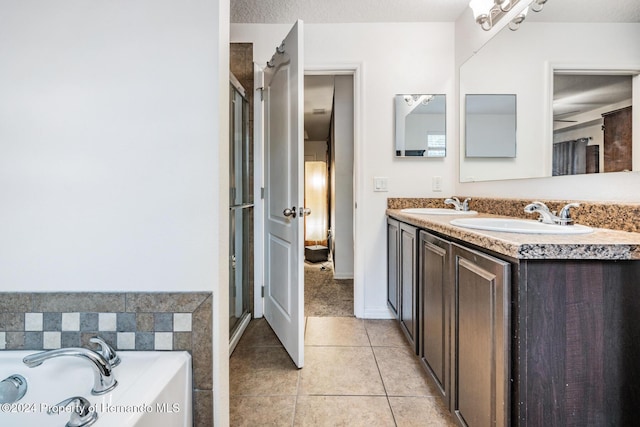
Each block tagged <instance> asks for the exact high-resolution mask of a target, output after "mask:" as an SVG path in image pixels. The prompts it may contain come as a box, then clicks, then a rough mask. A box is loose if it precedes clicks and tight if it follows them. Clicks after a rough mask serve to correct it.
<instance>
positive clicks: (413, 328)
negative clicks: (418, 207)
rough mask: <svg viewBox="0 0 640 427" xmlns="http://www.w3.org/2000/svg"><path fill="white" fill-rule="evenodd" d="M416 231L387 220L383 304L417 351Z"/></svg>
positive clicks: (410, 226) (406, 225) (402, 224)
mask: <svg viewBox="0 0 640 427" xmlns="http://www.w3.org/2000/svg"><path fill="white" fill-rule="evenodd" d="M417 239H418V228H417V227H414V226H412V225H409V224H405V223H403V222H399V221H395V220H393V219H390V218H389V219H388V220H387V257H388V266H387V305H388V306H389V308H390V309H391V310H392V311H393V312H394V314H395V315H396V318H397V319H398V321H399V322H400V326H401V329H402V331H403V332H404V334H405V335H406V337H407V339H408V340H409V342H410V343H411V346H412V347H413V349H414V351H416V352H417V347H416V346H417V343H418V340H417V338H418V324H417V308H418V307H417V297H418V290H417V284H418V282H417V268H418V264H417V261H418V257H417V251H418V243H417Z"/></svg>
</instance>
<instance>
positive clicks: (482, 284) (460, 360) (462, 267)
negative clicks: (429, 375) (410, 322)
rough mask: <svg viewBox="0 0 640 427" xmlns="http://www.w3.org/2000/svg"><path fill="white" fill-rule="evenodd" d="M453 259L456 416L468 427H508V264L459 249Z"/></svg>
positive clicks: (458, 247)
mask: <svg viewBox="0 0 640 427" xmlns="http://www.w3.org/2000/svg"><path fill="white" fill-rule="evenodd" d="M452 254H453V267H454V292H455V297H454V301H455V307H456V310H455V315H454V319H455V325H454V354H455V356H454V361H455V362H454V365H455V366H454V368H453V369H452V371H453V372H454V375H455V378H454V393H453V395H452V397H453V402H452V412H453V414H454V416H455V417H456V418H457V420H458V421H459V422H460V423H461V424H462V425H465V426H470V427H485V426H487V427H488V426H497V427H504V426H508V425H509V378H510V373H509V367H510V363H509V357H510V351H509V348H510V345H509V342H510V322H509V319H510V310H509V307H510V304H509V301H510V299H509V298H510V292H509V291H510V264H509V263H507V262H505V261H502V260H499V259H496V258H493V257H490V256H488V255H485V254H482V253H480V252H476V251H473V250H470V249H466V248H463V247H461V246H458V245H456V244H452Z"/></svg>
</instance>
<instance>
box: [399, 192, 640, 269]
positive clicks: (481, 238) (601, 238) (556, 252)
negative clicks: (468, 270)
mask: <svg viewBox="0 0 640 427" xmlns="http://www.w3.org/2000/svg"><path fill="white" fill-rule="evenodd" d="M422 206H423V207H435V206H428V204H423V205H422ZM393 207H396V206H393ZM411 207H417V206H415V204H412V206H411ZM437 207H444V206H442V205H437ZM387 215H388V216H390V217H393V218H396V219H398V220H400V221H402V222H405V223H409V224H411V225H415V226H417V227H420V228H424V229H429V230H433V231H435V232H437V233H440V234H443V235H445V236H449V237H451V238H454V239H458V240H462V241H465V242H468V243H470V244H473V245H476V246H479V247H482V248H485V249H487V250H490V251H493V252H496V253H499V254H502V255H506V256H509V257H512V258H518V259H602V260H605V259H609V260H640V233H635V232H628V231H620V230H610V229H604V228H595V227H594V229H595V231H594V232H593V233H590V234H579V235H576V234H574V235H549V234H520V233H504V232H498V231H484V230H475V229H470V228H463V227H457V226H454V225H451V224H450V223H449V221H451V220H452V219H455V218H460V216H459V215H416V214H407V213H403V212H402V211H401V209H400V208H396V209H392V208H391V206H390V208H389V209H387ZM474 217H504V215H492V214H486V213H479V214H478V215H474ZM583 224H584V223H583Z"/></svg>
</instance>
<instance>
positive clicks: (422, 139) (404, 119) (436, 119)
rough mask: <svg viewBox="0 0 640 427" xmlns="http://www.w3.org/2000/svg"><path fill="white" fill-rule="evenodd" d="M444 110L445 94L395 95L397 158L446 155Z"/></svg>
mask: <svg viewBox="0 0 640 427" xmlns="http://www.w3.org/2000/svg"><path fill="white" fill-rule="evenodd" d="M445 111H446V100H445V95H427V94H402V95H396V96H395V115H396V120H395V127H396V135H395V153H396V157H445V156H446V142H447V139H446V114H445Z"/></svg>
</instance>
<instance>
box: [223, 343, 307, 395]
mask: <svg viewBox="0 0 640 427" xmlns="http://www.w3.org/2000/svg"><path fill="white" fill-rule="evenodd" d="M299 373H300V371H299V370H298V368H296V366H295V365H294V363H293V362H292V361H291V359H290V358H289V355H288V354H287V352H286V351H285V350H284V349H283V348H281V347H253V348H244V349H243V351H235V352H234V353H233V355H232V356H231V359H229V393H230V395H232V396H279V395H280V396H281V395H290V396H293V395H295V394H296V390H297V387H298V376H299Z"/></svg>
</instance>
